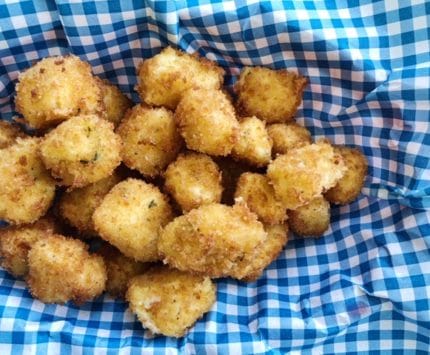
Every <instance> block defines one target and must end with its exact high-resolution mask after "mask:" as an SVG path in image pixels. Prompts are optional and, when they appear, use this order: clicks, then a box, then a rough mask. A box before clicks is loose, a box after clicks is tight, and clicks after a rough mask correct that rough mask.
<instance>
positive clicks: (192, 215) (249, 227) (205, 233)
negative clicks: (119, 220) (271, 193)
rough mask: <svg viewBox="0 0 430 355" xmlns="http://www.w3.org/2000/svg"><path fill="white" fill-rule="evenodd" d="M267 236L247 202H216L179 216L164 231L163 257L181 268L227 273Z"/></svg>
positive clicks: (160, 246)
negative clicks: (227, 203)
mask: <svg viewBox="0 0 430 355" xmlns="http://www.w3.org/2000/svg"><path fill="white" fill-rule="evenodd" d="M266 237H267V234H266V232H265V231H264V227H263V225H262V224H261V223H260V222H259V221H258V220H257V216H256V215H255V214H254V213H252V212H251V211H249V209H248V208H247V207H246V206H243V205H235V206H234V207H230V206H225V205H221V204H217V203H214V204H211V205H204V206H200V207H199V208H196V209H194V210H192V211H190V212H189V213H187V214H185V215H183V216H180V217H177V218H175V219H174V220H173V221H172V222H171V223H169V224H168V225H167V226H166V227H165V228H164V230H163V232H162V233H161V235H160V239H159V241H158V249H159V252H160V254H161V255H162V256H163V261H164V262H165V263H167V264H169V265H170V266H172V267H175V268H177V269H179V270H182V271H190V272H193V273H198V274H203V275H206V276H209V277H212V278H215V277H225V276H229V275H230V274H231V272H232V269H233V268H234V267H235V265H236V264H237V263H238V262H239V261H240V260H242V259H243V258H244V257H245V255H248V254H252V253H253V252H254V250H255V248H256V247H258V246H259V245H260V243H262V242H263V241H264V240H266Z"/></svg>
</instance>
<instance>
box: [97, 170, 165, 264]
mask: <svg viewBox="0 0 430 355" xmlns="http://www.w3.org/2000/svg"><path fill="white" fill-rule="evenodd" d="M172 218H173V216H172V210H171V207H170V205H169V203H168V200H167V197H166V196H165V195H164V194H162V193H161V192H160V190H159V189H158V188H157V187H156V186H154V185H152V184H148V183H146V182H145V181H143V180H138V179H131V178H129V179H127V180H124V181H121V182H120V183H119V184H118V185H116V186H114V187H113V188H112V190H110V192H109V193H108V194H107V195H106V196H105V197H104V199H103V201H102V203H101V204H100V206H99V207H97V208H96V210H95V212H94V214H93V222H94V226H95V228H96V230H97V232H98V234H99V235H100V236H101V237H102V238H103V239H104V240H106V241H107V242H109V243H111V244H112V245H113V246H115V247H117V248H118V249H119V251H120V252H121V253H123V254H124V255H125V256H127V257H129V258H132V259H134V260H136V261H143V262H149V261H157V260H159V255H158V249H157V242H158V238H159V233H160V229H161V227H163V226H165V225H166V224H167V223H168V222H170V220H171V219H172Z"/></svg>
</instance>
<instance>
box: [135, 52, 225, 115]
mask: <svg viewBox="0 0 430 355" xmlns="http://www.w3.org/2000/svg"><path fill="white" fill-rule="evenodd" d="M223 81H224V70H223V69H222V68H220V67H219V66H218V65H217V64H216V63H215V62H212V61H209V60H206V59H204V58H199V57H198V56H197V55H190V54H188V53H184V52H181V51H179V50H175V49H173V48H171V47H167V48H165V49H163V50H162V51H161V53H159V54H157V55H156V56H154V57H152V58H149V59H146V60H145V61H144V62H143V63H142V64H141V66H140V67H139V68H138V85H137V86H136V90H137V92H138V93H139V95H140V97H141V99H142V100H143V101H144V102H146V103H147V104H148V105H154V106H165V107H167V108H169V109H171V110H174V109H175V108H176V106H177V105H178V103H179V101H180V100H181V98H182V95H183V94H184V92H185V91H187V90H188V89H199V88H202V89H212V90H216V89H220V88H221V85H222V83H223Z"/></svg>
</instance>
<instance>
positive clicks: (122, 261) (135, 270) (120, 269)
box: [97, 243, 152, 298]
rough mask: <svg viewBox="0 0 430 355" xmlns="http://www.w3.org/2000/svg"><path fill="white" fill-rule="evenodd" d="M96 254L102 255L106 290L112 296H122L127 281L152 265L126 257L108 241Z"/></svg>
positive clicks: (125, 289)
mask: <svg viewBox="0 0 430 355" xmlns="http://www.w3.org/2000/svg"><path fill="white" fill-rule="evenodd" d="M97 254H99V255H101V256H102V257H103V260H104V262H105V265H106V271H107V281H106V292H108V293H109V294H110V295H111V296H113V297H114V298H124V297H125V293H126V292H127V288H128V283H129V281H130V280H131V279H132V278H133V277H135V276H137V275H140V274H142V273H143V272H145V271H146V270H148V269H149V268H150V267H151V265H152V264H150V263H141V262H139V261H134V260H133V259H130V258H127V257H126V256H124V255H123V254H121V253H120V252H119V250H118V249H116V248H114V247H113V246H111V245H109V244H108V243H106V244H104V245H103V246H102V247H101V248H100V249H99V250H98V251H97Z"/></svg>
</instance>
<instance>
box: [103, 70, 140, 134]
mask: <svg viewBox="0 0 430 355" xmlns="http://www.w3.org/2000/svg"><path fill="white" fill-rule="evenodd" d="M96 80H97V82H98V83H99V85H100V87H101V89H102V97H103V104H104V107H105V109H106V119H107V120H108V121H110V122H112V123H113V124H114V126H115V127H116V126H118V124H119V123H120V121H121V120H122V118H123V117H124V115H125V113H126V112H127V110H128V109H129V108H130V107H131V106H132V104H133V103H132V101H131V100H130V99H129V98H128V97H127V96H125V95H124V94H123V93H122V92H121V91H120V90H119V89H118V87H117V86H115V85H113V84H112V83H110V82H109V81H108V80H102V79H100V78H98V77H96Z"/></svg>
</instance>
